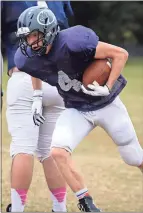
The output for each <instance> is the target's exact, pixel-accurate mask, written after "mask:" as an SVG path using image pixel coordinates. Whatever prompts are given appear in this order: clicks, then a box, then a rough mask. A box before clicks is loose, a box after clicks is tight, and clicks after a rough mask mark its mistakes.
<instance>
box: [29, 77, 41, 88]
mask: <svg viewBox="0 0 143 213" xmlns="http://www.w3.org/2000/svg"><path fill="white" fill-rule="evenodd" d="M31 80H32V86H33V90H41V89H42V81H41V80H40V79H39V78H34V77H31Z"/></svg>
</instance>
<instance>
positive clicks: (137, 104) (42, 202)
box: [2, 58, 143, 212]
mask: <svg viewBox="0 0 143 213" xmlns="http://www.w3.org/2000/svg"><path fill="white" fill-rule="evenodd" d="M5 68H6V64H5ZM5 73H6V72H5ZM124 75H125V76H126V78H127V80H128V85H127V87H126V88H125V89H124V91H123V92H122V94H121V99H122V100H123V101H124V103H125V105H126V106H127V108H128V112H129V114H130V116H131V119H132V121H133V124H134V126H135V129H136V132H137V135H138V138H139V141H140V143H141V144H142V147H143V58H141V59H130V60H129V62H128V64H127V66H126V68H125V70H124ZM6 81H7V77H6V74H5V75H4V76H3V88H4V90H6ZM5 108H6V104H5V97H4V104H3V112H2V211H3V212H4V211H5V207H6V205H7V204H8V203H9V202H10V163H11V159H10V157H9V145H10V136H9V135H8V132H7V125H6V118H5ZM73 158H74V160H75V161H76V163H77V165H78V167H79V168H80V170H81V171H82V173H83V174H84V177H85V180H86V183H87V186H88V188H89V191H90V193H91V194H92V195H93V197H94V199H95V202H96V203H97V205H98V206H99V207H100V208H101V209H103V211H104V212H143V176H142V174H141V173H140V171H139V170H138V169H137V168H134V167H130V166H128V165H126V164H125V163H124V162H123V161H122V159H121V158H120V156H119V153H118V151H117V148H116V146H115V145H114V143H113V142H112V140H111V139H110V138H109V137H108V135H107V134H106V133H105V132H104V131H103V130H102V129H100V128H97V129H95V130H94V131H92V132H91V133H90V134H89V135H88V137H86V138H85V139H84V140H83V141H82V143H81V144H80V145H79V146H78V148H77V149H76V151H75V152H74V154H73ZM76 203H77V202H76V198H75V196H74V195H73V193H72V192H71V191H70V190H69V189H68V197H67V207H68V211H69V212H72V211H78V209H77V207H76ZM25 211H26V212H34V211H36V212H38V211H40V212H48V211H49V212H50V211H51V201H50V197H49V192H48V189H47V187H46V182H45V179H44V175H43V171H42V167H41V165H40V163H39V162H38V161H37V160H36V159H35V168H34V176H33V181H32V184H31V187H30V191H29V194H28V202H27V206H26V208H25Z"/></svg>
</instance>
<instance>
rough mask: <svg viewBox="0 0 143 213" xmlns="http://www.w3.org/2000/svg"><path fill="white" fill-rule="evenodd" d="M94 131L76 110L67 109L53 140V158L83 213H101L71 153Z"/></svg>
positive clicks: (57, 124)
mask: <svg viewBox="0 0 143 213" xmlns="http://www.w3.org/2000/svg"><path fill="white" fill-rule="evenodd" d="M92 129H93V125H92V124H91V123H89V122H88V121H87V120H86V119H85V118H84V117H83V115H81V114H80V112H78V111H77V110H76V109H66V110H65V111H64V112H63V113H62V114H61V115H60V117H59V119H58V121H57V123H56V127H55V130H54V133H53V138H52V151H51V153H52V156H53V158H54V159H55V161H56V163H57V166H58V168H59V170H60V171H61V173H62V175H63V177H64V179H65V180H66V182H67V184H68V185H69V186H70V188H71V189H72V191H73V192H74V193H75V195H76V196H77V198H78V199H79V209H80V210H81V211H86V212H89V211H99V209H97V208H96V207H95V205H94V204H93V200H92V198H91V197H90V196H89V194H88V189H87V187H86V185H85V183H84V180H83V177H82V175H81V174H79V172H78V171H77V169H76V167H75V165H74V163H73V160H72V157H71V152H72V151H73V150H74V149H75V148H76V147H77V145H78V144H79V143H80V142H81V141H82V139H83V138H84V137H85V136H86V135H87V134H88V133H89V132H90V131H91V130H92Z"/></svg>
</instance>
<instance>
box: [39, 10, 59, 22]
mask: <svg viewBox="0 0 143 213" xmlns="http://www.w3.org/2000/svg"><path fill="white" fill-rule="evenodd" d="M45 21H46V22H45ZM54 21H55V17H54V16H53V17H49V13H48V12H47V11H41V12H40V13H39V14H38V16H37V22H38V23H39V24H41V25H49V24H52V23H53V22H54Z"/></svg>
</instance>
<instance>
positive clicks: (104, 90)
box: [81, 81, 110, 96]
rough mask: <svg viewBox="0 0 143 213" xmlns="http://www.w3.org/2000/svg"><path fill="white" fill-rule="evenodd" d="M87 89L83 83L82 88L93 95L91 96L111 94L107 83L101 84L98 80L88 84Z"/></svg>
mask: <svg viewBox="0 0 143 213" xmlns="http://www.w3.org/2000/svg"><path fill="white" fill-rule="evenodd" d="M87 88H89V90H88V89H86V88H85V87H84V86H83V85H81V89H82V91H83V92H84V93H85V94H88V95H91V96H107V95H109V94H110V90H109V88H108V86H107V85H105V86H100V85H99V84H98V83H97V82H96V81H94V82H93V83H92V84H88V85H87Z"/></svg>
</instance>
